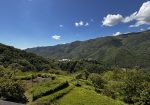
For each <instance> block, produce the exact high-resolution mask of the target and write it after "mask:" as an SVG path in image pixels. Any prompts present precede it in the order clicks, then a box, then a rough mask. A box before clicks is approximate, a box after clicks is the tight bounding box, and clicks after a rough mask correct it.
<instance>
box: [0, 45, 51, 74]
mask: <svg viewBox="0 0 150 105" xmlns="http://www.w3.org/2000/svg"><path fill="white" fill-rule="evenodd" d="M0 66H4V67H11V68H17V69H21V70H24V71H27V70H37V71H41V70H48V69H50V68H51V64H50V62H49V61H48V60H47V59H45V58H43V57H41V56H37V55H36V54H33V53H27V52H26V51H22V50H19V49H16V48H14V47H11V46H7V45H4V44H1V43H0Z"/></svg>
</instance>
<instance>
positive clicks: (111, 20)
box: [102, 14, 123, 26]
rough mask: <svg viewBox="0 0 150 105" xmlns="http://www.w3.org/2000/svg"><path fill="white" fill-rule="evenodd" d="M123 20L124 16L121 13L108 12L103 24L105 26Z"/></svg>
mask: <svg viewBox="0 0 150 105" xmlns="http://www.w3.org/2000/svg"><path fill="white" fill-rule="evenodd" d="M122 20H123V16H122V15H120V14H117V15H112V14H108V15H107V16H106V17H104V19H103V21H102V24H103V26H114V25H117V24H118V23H120V22H121V21H122Z"/></svg>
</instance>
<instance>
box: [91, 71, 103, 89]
mask: <svg viewBox="0 0 150 105" xmlns="http://www.w3.org/2000/svg"><path fill="white" fill-rule="evenodd" d="M88 79H89V80H90V81H91V82H92V84H93V86H94V87H95V88H100V89H103V88H104V84H105V81H104V80H103V79H102V78H101V76H100V75H99V74H95V73H92V74H90V76H89V78H88Z"/></svg>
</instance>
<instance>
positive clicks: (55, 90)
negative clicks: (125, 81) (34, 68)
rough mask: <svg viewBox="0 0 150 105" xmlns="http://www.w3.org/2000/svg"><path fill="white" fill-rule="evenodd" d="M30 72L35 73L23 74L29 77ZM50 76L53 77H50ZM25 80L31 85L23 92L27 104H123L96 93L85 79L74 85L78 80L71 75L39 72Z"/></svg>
mask: <svg viewBox="0 0 150 105" xmlns="http://www.w3.org/2000/svg"><path fill="white" fill-rule="evenodd" d="M31 74H32V75H33V74H34V75H35V74H36V73H30V74H27V75H25V76H27V77H29V75H31ZM36 75H37V74H36ZM41 75H45V76H43V77H42V76H41ZM46 75H49V76H48V77H47V76H46ZM38 76H40V77H38ZM18 77H19V76H18ZM20 77H21V76H20ZM52 77H55V78H54V79H51V78H52ZM23 78H24V77H23ZM23 81H25V80H23ZM26 81H28V83H30V85H31V86H29V87H30V88H29V87H28V88H26V89H27V90H26V92H25V95H26V96H27V98H28V100H29V102H28V103H27V105H52V104H53V105H99V103H101V105H125V104H124V103H122V102H120V101H116V100H113V99H111V98H109V97H106V96H103V95H100V94H98V93H96V92H95V91H94V88H93V87H92V86H90V85H87V84H86V81H83V80H79V81H80V84H81V86H76V85H75V83H77V81H78V80H76V79H75V78H74V76H72V75H71V76H70V75H57V74H50V73H47V74H45V73H41V74H38V75H37V77H35V78H34V79H33V80H30V79H29V80H26ZM33 81H34V82H33ZM39 81H40V82H39ZM79 81H78V82H79Z"/></svg>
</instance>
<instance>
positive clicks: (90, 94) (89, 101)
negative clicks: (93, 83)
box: [58, 87, 125, 105]
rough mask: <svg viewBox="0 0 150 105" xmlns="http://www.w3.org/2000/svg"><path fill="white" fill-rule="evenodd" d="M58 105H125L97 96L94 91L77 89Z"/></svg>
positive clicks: (59, 101)
mask: <svg viewBox="0 0 150 105" xmlns="http://www.w3.org/2000/svg"><path fill="white" fill-rule="evenodd" d="M58 105H125V104H124V103H122V102H120V101H116V100H113V99H111V98H109V97H106V96H103V95H100V94H97V93H96V92H94V91H93V90H87V89H85V88H82V87H76V88H74V89H73V90H72V91H70V92H69V94H66V95H65V96H64V97H62V98H61V99H59V100H58Z"/></svg>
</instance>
